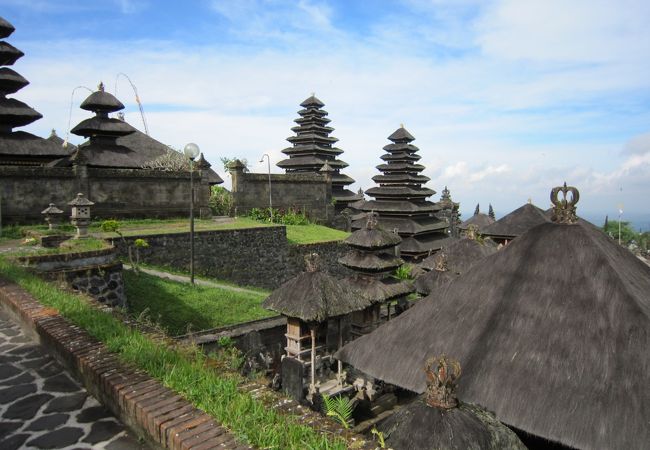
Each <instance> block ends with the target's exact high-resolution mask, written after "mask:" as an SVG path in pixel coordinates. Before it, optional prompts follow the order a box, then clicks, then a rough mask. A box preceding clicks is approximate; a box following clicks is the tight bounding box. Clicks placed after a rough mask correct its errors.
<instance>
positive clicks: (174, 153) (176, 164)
mask: <svg viewBox="0 0 650 450" xmlns="http://www.w3.org/2000/svg"><path fill="white" fill-rule="evenodd" d="M142 168H143V169H153V170H162V171H165V172H186V171H188V170H190V161H189V160H188V159H187V158H186V157H185V155H183V153H181V152H180V151H178V150H176V149H174V148H172V147H168V148H167V153H165V154H164V155H161V156H159V157H158V158H156V159H154V160H152V161H147V162H146V163H144V164H143V165H142Z"/></svg>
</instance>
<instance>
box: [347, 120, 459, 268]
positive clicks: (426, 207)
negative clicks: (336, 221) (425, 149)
mask: <svg viewBox="0 0 650 450" xmlns="http://www.w3.org/2000/svg"><path fill="white" fill-rule="evenodd" d="M388 139H389V140H390V141H392V143H391V144H388V145H386V146H385V147H384V150H386V152H387V153H386V154H384V155H382V156H381V159H383V160H384V161H385V163H384V164H380V165H379V166H377V169H378V170H379V171H380V172H382V174H381V175H376V176H374V177H373V178H372V179H373V181H375V182H376V183H377V184H378V185H379V186H377V187H373V188H370V189H368V190H367V191H366V194H367V195H369V196H371V197H374V200H369V201H366V202H364V203H363V204H362V205H359V206H358V208H359V209H361V210H363V211H365V212H371V211H375V212H377V214H379V225H380V226H381V227H383V228H384V229H387V230H397V232H398V233H399V235H400V237H401V238H402V243H401V244H400V252H401V255H402V256H403V257H405V258H408V259H412V260H417V259H420V258H422V257H425V256H427V255H428V254H429V253H430V252H431V251H435V250H438V249H439V248H440V242H439V241H440V240H441V239H444V238H445V237H447V229H448V227H449V224H448V223H447V221H446V220H444V219H442V220H441V219H440V218H439V217H438V216H437V214H438V213H439V212H440V210H441V209H442V208H441V206H440V205H439V204H437V203H433V202H430V201H428V200H427V197H430V196H432V195H434V194H435V191H434V190H432V189H429V188H426V187H423V186H422V185H423V184H424V183H426V182H427V181H429V178H428V177H426V176H424V175H422V174H421V172H422V171H423V170H424V166H423V165H421V164H417V161H419V160H420V156H419V155H418V154H417V152H418V150H419V149H418V148H417V147H416V146H415V145H413V144H411V142H412V141H414V140H415V138H414V137H413V136H412V135H411V133H409V132H408V131H407V130H406V129H405V128H404V127H403V126H401V127H400V128H398V129H397V130H396V131H395V132H394V133H393V134H391V135H390V136H389V137H388ZM363 226H364V223H362V222H361V221H360V220H357V221H356V222H354V223H353V225H352V227H353V228H354V229H360V228H362V227H363Z"/></svg>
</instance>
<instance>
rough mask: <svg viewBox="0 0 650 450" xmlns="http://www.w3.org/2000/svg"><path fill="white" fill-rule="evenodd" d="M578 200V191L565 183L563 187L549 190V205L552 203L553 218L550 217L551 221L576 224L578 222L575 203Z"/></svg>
mask: <svg viewBox="0 0 650 450" xmlns="http://www.w3.org/2000/svg"><path fill="white" fill-rule="evenodd" d="M560 193H562V198H561V199H560V197H559V196H560ZM569 194H571V195H569ZM579 200H580V192H578V189H576V188H574V187H573V186H567V185H566V181H565V182H564V185H563V186H558V187H554V188H553V189H552V190H551V203H553V217H551V220H552V221H553V222H555V223H564V224H572V223H576V222H577V221H578V216H577V215H576V203H578V201H579Z"/></svg>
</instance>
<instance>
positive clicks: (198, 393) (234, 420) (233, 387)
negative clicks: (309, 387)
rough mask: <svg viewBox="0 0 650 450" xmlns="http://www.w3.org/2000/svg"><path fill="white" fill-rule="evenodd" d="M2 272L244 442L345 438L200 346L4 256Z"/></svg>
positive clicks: (315, 443)
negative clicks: (251, 386)
mask: <svg viewBox="0 0 650 450" xmlns="http://www.w3.org/2000/svg"><path fill="white" fill-rule="evenodd" d="M0 274H1V275H2V276H3V277H5V278H7V279H9V280H11V281H13V282H15V283H18V284H19V285H20V286H22V287H23V288H24V289H25V290H27V291H28V292H29V293H31V294H32V295H33V296H34V297H35V298H37V299H38V300H39V301H40V302H41V303H43V304H44V305H47V306H50V307H53V308H56V309H58V310H59V312H60V313H61V314H62V315H63V316H64V317H66V318H67V319H68V320H70V321H71V322H73V323H75V324H76V325H78V326H80V327H82V328H84V329H86V330H87V331H88V332H89V333H90V334H91V335H93V336H94V337H95V338H97V339H98V340H100V341H102V342H103V343H104V344H105V345H106V346H107V347H108V348H109V349H110V350H111V351H113V352H115V353H117V354H118V355H119V356H120V358H121V359H122V360H124V361H125V362H127V363H131V364H133V365H135V366H137V367H140V368H141V369H143V370H145V371H146V372H147V373H149V374H150V375H151V376H152V377H154V378H156V379H158V380H160V381H161V382H162V383H163V384H164V385H166V386H167V387H169V388H170V389H172V390H174V391H176V392H178V393H180V394H181V395H183V396H184V397H185V398H186V399H187V400H188V401H190V402H192V403H193V404H194V405H196V406H197V407H199V408H201V409H202V410H204V411H206V412H207V413H209V414H211V415H212V416H214V417H215V418H216V419H217V420H219V421H221V422H222V423H223V424H224V425H225V426H226V427H228V428H230V429H231V430H233V432H234V433H235V434H236V435H237V436H238V437H239V438H240V439H242V440H243V441H245V442H248V443H250V444H252V445H254V446H257V447H260V448H272V449H337V450H338V449H340V450H343V449H345V448H346V445H345V442H344V441H343V440H341V439H339V438H336V437H334V436H325V435H321V434H319V433H317V432H316V431H314V430H313V429H312V428H310V427H308V426H305V425H300V424H297V423H296V421H295V419H293V418H292V417H291V416H288V415H281V414H279V413H277V412H276V411H274V410H271V409H268V408H267V407H265V406H264V404H263V403H262V402H260V401H258V400H255V399H254V398H253V397H252V396H251V395H250V394H247V393H244V392H240V391H239V390H238V389H237V385H238V383H240V382H241V378H238V377H237V376H234V375H230V376H228V375H224V374H220V373H217V372H216V371H215V370H214V369H212V368H210V366H209V360H208V357H207V356H205V355H203V353H201V352H200V351H199V350H198V349H197V348H196V347H182V348H181V347H169V346H167V345H166V344H164V343H161V342H159V341H156V340H154V339H151V338H150V337H148V336H146V335H143V334H141V333H139V332H137V331H135V330H133V329H131V328H129V327H127V326H126V325H124V324H123V323H122V322H121V321H119V320H118V319H116V318H115V317H113V315H111V314H110V313H108V312H104V311H100V310H98V309H96V308H94V307H92V306H91V305H90V304H89V303H88V302H87V301H86V300H85V299H83V298H82V297H80V296H77V295H74V294H71V293H68V292H65V291H62V290H59V289H58V288H56V287H55V286H54V285H52V284H49V283H46V282H44V281H42V280H40V279H39V278H37V277H35V276H34V275H31V274H29V273H27V272H26V271H24V270H22V269H20V268H18V267H15V266H12V265H10V264H9V263H8V262H7V261H6V259H4V258H1V259H0Z"/></svg>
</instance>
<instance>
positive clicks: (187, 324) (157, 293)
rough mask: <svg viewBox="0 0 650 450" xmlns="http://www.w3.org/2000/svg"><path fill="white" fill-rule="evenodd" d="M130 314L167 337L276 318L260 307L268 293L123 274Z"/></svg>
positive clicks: (128, 272) (145, 275)
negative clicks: (155, 326) (157, 327)
mask: <svg viewBox="0 0 650 450" xmlns="http://www.w3.org/2000/svg"><path fill="white" fill-rule="evenodd" d="M124 284H125V289H126V295H127V298H128V299H129V307H130V312H131V313H132V314H134V315H136V316H139V315H142V314H145V315H148V316H149V318H150V319H151V320H152V321H153V322H155V323H157V324H158V325H160V326H161V327H162V328H163V329H164V330H165V331H166V332H167V333H168V334H171V335H179V334H185V333H187V332H188V331H197V330H206V329H209V328H216V327H222V326H225V325H233V324H236V323H242V322H248V321H250V320H256V319H262V318H265V317H270V316H273V315H275V314H274V313H273V312H271V311H269V310H266V309H264V308H262V306H261V303H262V301H263V300H264V298H266V296H267V294H266V293H264V292H261V293H259V294H256V293H248V292H236V291H231V290H228V289H219V288H214V287H207V286H199V285H194V286H192V285H191V284H189V283H179V282H176V281H171V280H165V279H161V278H158V277H155V276H152V275H148V274H146V273H140V274H135V273H133V272H132V271H124Z"/></svg>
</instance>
